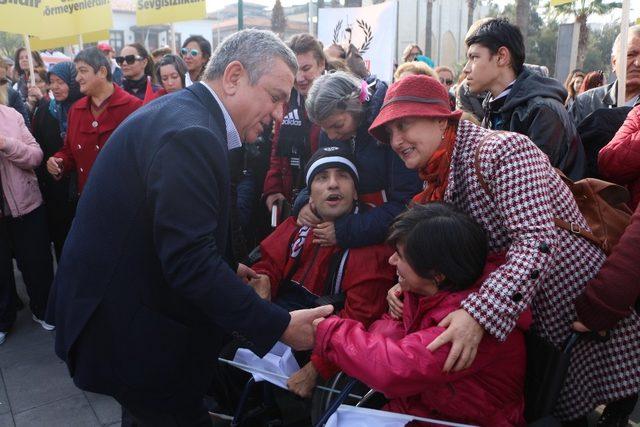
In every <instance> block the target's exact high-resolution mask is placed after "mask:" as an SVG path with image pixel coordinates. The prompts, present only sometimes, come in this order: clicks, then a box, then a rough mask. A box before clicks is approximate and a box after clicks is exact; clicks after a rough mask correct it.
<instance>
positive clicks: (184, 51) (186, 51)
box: [180, 47, 200, 57]
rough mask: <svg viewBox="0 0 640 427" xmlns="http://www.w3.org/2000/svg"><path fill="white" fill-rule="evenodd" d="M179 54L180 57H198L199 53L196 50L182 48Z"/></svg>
mask: <svg viewBox="0 0 640 427" xmlns="http://www.w3.org/2000/svg"><path fill="white" fill-rule="evenodd" d="M180 54H181V55H182V56H187V54H188V55H189V56H193V57H196V56H198V55H200V51H199V50H198V49H187V48H186V47H183V48H182V49H180Z"/></svg>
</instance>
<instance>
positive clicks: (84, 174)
mask: <svg viewBox="0 0 640 427" xmlns="http://www.w3.org/2000/svg"><path fill="white" fill-rule="evenodd" d="M113 88H114V92H113V94H112V95H111V97H110V98H109V101H108V102H109V103H108V105H107V107H106V108H105V109H104V110H103V111H102V113H100V116H98V117H97V118H94V117H93V114H92V113H91V104H90V103H91V98H90V97H88V96H85V97H84V98H81V99H79V100H78V101H77V102H76V103H75V104H73V106H72V107H71V110H69V119H68V126H67V129H68V131H67V136H66V138H65V140H64V145H63V146H62V148H61V149H60V151H58V152H57V153H55V154H54V155H53V157H59V158H61V159H62V160H63V161H64V168H63V169H64V173H65V174H67V173H69V172H71V171H74V170H75V171H77V172H78V193H82V189H83V188H84V184H85V183H86V182H87V178H88V177H89V171H90V170H91V167H92V166H93V163H94V162H95V161H96V158H97V157H98V153H99V152H100V150H101V149H102V147H104V144H105V143H106V142H107V139H109V137H110V136H111V134H112V133H113V131H114V130H116V128H117V127H118V125H119V124H120V123H122V122H123V121H124V119H126V118H127V117H128V116H129V114H131V113H133V112H134V111H135V110H137V109H138V108H139V107H140V106H141V105H142V101H141V100H140V99H138V98H136V97H135V96H132V95H129V94H128V93H127V92H125V91H124V90H123V89H122V88H120V86H118V85H116V84H114V85H113Z"/></svg>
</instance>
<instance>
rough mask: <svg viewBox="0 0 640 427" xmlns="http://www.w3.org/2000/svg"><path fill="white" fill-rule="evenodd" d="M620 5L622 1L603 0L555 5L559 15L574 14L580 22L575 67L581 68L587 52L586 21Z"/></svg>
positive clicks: (575, 1)
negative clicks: (606, 0)
mask: <svg viewBox="0 0 640 427" xmlns="http://www.w3.org/2000/svg"><path fill="white" fill-rule="evenodd" d="M620 7H622V3H619V2H613V3H604V0H574V1H573V2H571V3H565V4H562V5H559V6H556V8H555V10H556V12H557V13H558V14H559V15H566V16H575V22H577V23H579V24H580V37H579V38H578V60H577V61H576V66H577V68H582V67H583V65H584V58H585V56H586V54H587V43H588V42H589V27H587V21H588V19H589V17H590V16H593V15H605V14H607V13H608V12H609V11H611V10H613V9H616V8H620Z"/></svg>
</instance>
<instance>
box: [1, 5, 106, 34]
mask: <svg viewBox="0 0 640 427" xmlns="http://www.w3.org/2000/svg"><path fill="white" fill-rule="evenodd" d="M0 1H2V0H0ZM42 2H43V3H42V21H41V22H42V28H41V29H40V31H39V32H36V33H34V35H36V36H38V37H39V38H41V39H52V38H60V37H67V36H77V35H78V34H86V33H94V32H96V31H100V30H108V29H110V28H111V27H113V17H112V15H111V1H110V0H42Z"/></svg>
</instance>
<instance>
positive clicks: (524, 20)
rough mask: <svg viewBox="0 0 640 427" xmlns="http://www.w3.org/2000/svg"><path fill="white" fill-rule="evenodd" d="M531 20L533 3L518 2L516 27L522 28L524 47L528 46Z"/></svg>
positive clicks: (520, 0) (526, 0) (519, 0)
mask: <svg viewBox="0 0 640 427" xmlns="http://www.w3.org/2000/svg"><path fill="white" fill-rule="evenodd" d="M530 20H531V1H530V0H516V25H517V26H518V28H520V32H521V33H522V38H523V40H524V45H525V46H526V45H527V35H528V33H529V21H530Z"/></svg>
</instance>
